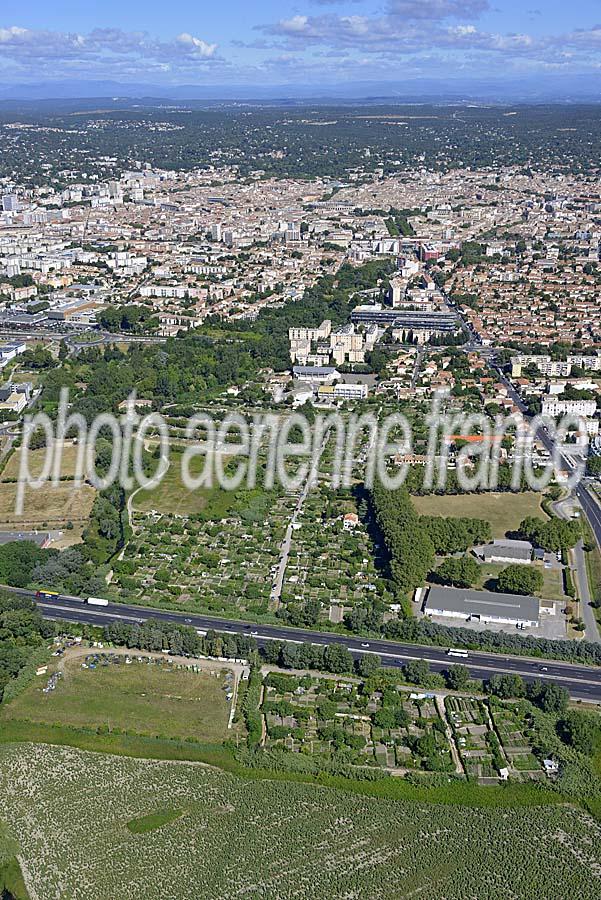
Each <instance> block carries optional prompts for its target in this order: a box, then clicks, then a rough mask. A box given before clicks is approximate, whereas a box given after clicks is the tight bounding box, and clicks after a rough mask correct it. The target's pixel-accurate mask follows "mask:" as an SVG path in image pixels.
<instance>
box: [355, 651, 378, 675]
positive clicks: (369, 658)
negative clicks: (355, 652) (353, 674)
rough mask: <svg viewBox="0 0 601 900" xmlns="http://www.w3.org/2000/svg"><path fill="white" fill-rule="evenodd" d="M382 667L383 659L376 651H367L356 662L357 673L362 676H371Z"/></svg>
mask: <svg viewBox="0 0 601 900" xmlns="http://www.w3.org/2000/svg"><path fill="white" fill-rule="evenodd" d="M381 667H382V659H381V657H379V656H378V655H377V654H375V653H365V654H364V655H363V656H361V657H359V659H358V660H357V661H356V662H355V668H356V670H357V673H358V674H359V675H360V676H361V677H362V678H369V677H370V676H371V675H373V674H374V673H375V672H377V671H378V669H380V668H381Z"/></svg>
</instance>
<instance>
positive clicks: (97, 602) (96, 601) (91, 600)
mask: <svg viewBox="0 0 601 900" xmlns="http://www.w3.org/2000/svg"><path fill="white" fill-rule="evenodd" d="M86 603H87V604H88V605H89V606H108V605H109V602H108V600H103V599H102V598H101V597H88V599H87V600H86Z"/></svg>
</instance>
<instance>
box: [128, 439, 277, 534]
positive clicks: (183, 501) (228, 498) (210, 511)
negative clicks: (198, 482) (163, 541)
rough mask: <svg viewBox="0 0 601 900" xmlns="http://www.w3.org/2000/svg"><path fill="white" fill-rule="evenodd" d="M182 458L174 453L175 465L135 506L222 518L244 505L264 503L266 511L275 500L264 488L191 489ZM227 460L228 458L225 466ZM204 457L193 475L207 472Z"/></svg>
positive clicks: (194, 466)
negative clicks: (187, 481)
mask: <svg viewBox="0 0 601 900" xmlns="http://www.w3.org/2000/svg"><path fill="white" fill-rule="evenodd" d="M181 461H182V457H181V456H180V455H179V454H174V455H173V456H172V458H171V465H170V467H169V470H168V471H167V474H166V475H165V477H164V478H163V479H162V481H161V483H160V484H159V485H158V486H157V487H155V488H152V489H151V490H147V491H139V492H138V493H137V494H136V495H135V498H134V509H136V510H139V511H140V512H152V511H156V512H160V513H166V514H171V515H182V516H188V515H195V514H197V513H202V514H203V516H205V518H206V519H207V520H208V519H210V520H212V521H219V520H221V519H225V518H227V517H228V516H231V515H234V514H237V513H238V512H239V511H240V509H241V508H244V507H245V506H248V505H252V504H255V505H257V506H259V505H262V506H264V511H265V514H266V513H267V510H268V508H269V506H270V505H271V500H270V499H269V494H267V493H266V492H265V491H263V490H262V489H260V488H256V489H254V490H252V491H247V490H245V489H244V486H241V488H240V490H237V491H224V490H223V489H222V488H220V487H219V486H218V485H215V486H212V487H200V488H198V489H197V490H194V491H190V490H188V488H186V487H185V485H184V484H183V482H182V465H181ZM225 465H226V462H225V460H224V466H225ZM203 467H204V457H196V458H194V459H193V460H192V462H191V464H190V471H191V473H192V475H194V476H198V475H200V473H201V472H202V471H203Z"/></svg>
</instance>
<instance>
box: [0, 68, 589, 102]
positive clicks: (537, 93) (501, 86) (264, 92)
mask: <svg viewBox="0 0 601 900" xmlns="http://www.w3.org/2000/svg"><path fill="white" fill-rule="evenodd" d="M86 98H89V99H92V98H111V99H121V100H129V101H131V100H136V99H139V100H146V101H148V100H155V101H169V100H172V101H174V102H182V101H184V102H185V101H197V102H198V101H200V102H209V103H214V102H219V101H221V102H224V101H225V102H228V103H235V102H236V101H240V102H252V101H256V102H273V103H287V102H296V103H298V102H300V101H303V100H304V101H320V102H322V103H323V102H326V101H328V100H332V101H344V102H352V101H359V102H365V101H367V102H372V103H373V102H377V101H382V102H390V101H392V102H399V103H400V102H423V101H428V102H432V101H438V102H483V103H507V102H509V103H516V102H534V103H541V102H545V103H549V102H554V101H556V102H562V103H566V102H573V103H576V102H600V101H601V74H599V75H571V76H565V75H563V76H559V75H546V76H537V77H533V76H529V77H528V78H524V79H515V78H514V79H496V80H495V79H481V80H475V79H448V80H442V79H434V78H429V79H419V80H417V79H416V80H408V81H405V82H376V81H357V82H347V83H345V84H334V85H327V84H322V85H315V84H280V85H249V84H222V85H189V84H184V85H158V84H136V83H131V84H127V83H122V82H117V81H54V82H46V83H43V84H16V85H0V101H4V103H3V105H5V104H6V103H7V102H8V103H9V104H10V101H40V100H67V99H71V100H75V99H86Z"/></svg>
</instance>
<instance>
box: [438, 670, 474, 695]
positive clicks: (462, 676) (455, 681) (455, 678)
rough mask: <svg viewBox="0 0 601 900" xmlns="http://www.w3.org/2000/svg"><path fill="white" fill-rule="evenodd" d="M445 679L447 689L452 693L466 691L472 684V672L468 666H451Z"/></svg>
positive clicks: (445, 674)
mask: <svg viewBox="0 0 601 900" xmlns="http://www.w3.org/2000/svg"><path fill="white" fill-rule="evenodd" d="M444 677H445V681H446V683H447V687H448V688H450V689H451V690H452V691H465V690H467V688H468V686H469V683H470V670H469V669H468V667H467V666H462V665H458V666H450V667H449V668H448V669H447V670H446V672H445V673H444Z"/></svg>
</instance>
